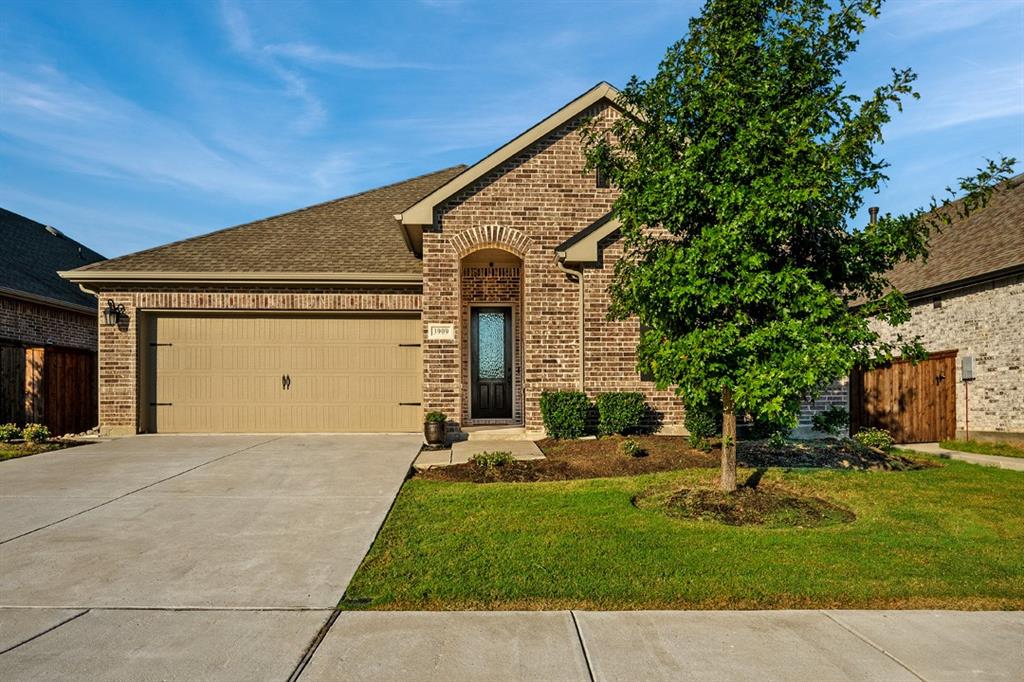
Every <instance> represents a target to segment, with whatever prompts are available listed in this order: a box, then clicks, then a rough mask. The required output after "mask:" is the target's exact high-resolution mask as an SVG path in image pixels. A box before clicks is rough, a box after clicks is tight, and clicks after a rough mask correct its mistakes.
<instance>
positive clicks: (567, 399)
mask: <svg viewBox="0 0 1024 682" xmlns="http://www.w3.org/2000/svg"><path fill="white" fill-rule="evenodd" d="M588 409H590V401H589V400H587V396H586V394H585V393H582V392H581V391H544V392H543V393H541V394H540V414H541V417H542V418H543V420H544V430H545V431H547V434H548V436H550V437H551V438H579V437H581V436H582V435H584V434H585V433H586V432H587V410H588Z"/></svg>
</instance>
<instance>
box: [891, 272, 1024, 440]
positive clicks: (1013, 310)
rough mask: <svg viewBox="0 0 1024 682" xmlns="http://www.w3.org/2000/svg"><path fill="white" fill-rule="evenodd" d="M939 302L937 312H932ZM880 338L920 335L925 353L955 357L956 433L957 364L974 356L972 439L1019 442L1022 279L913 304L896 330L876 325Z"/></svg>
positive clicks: (1022, 432) (960, 422) (1023, 419)
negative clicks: (1011, 438) (1009, 436)
mask: <svg viewBox="0 0 1024 682" xmlns="http://www.w3.org/2000/svg"><path fill="white" fill-rule="evenodd" d="M936 302H938V304H939V307H936ZM876 328H877V329H878V331H879V333H881V334H882V335H883V337H884V338H886V339H888V340H892V339H894V338H895V335H896V334H897V333H900V334H903V336H904V337H905V338H906V337H912V336H916V335H920V337H921V342H922V343H923V344H924V347H925V349H926V350H930V351H943V350H956V351H958V352H959V355H958V356H957V363H956V423H957V432H958V433H960V432H962V431H963V430H964V428H965V426H966V424H965V415H966V414H967V412H966V404H965V399H964V398H965V396H964V383H963V379H962V377H961V358H963V356H965V355H973V356H974V369H975V377H976V379H975V380H974V381H973V382H971V386H970V410H971V413H970V419H971V434H972V437H974V435H985V434H993V435H999V434H1012V435H1017V436H1018V437H1024V334H1022V330H1024V276H1021V275H1018V276H1016V277H1011V278H1005V279H1002V280H998V281H995V282H989V283H986V284H981V285H977V286H973V287H969V288H965V289H961V290H959V291H953V292H950V293H946V294H942V295H941V296H937V297H935V298H929V299H927V300H923V301H919V302H915V303H914V305H913V306H912V314H911V319H910V321H909V322H908V323H906V324H904V325H901V326H900V327H898V328H895V329H894V328H891V327H888V326H883V325H878V326H877V327H876Z"/></svg>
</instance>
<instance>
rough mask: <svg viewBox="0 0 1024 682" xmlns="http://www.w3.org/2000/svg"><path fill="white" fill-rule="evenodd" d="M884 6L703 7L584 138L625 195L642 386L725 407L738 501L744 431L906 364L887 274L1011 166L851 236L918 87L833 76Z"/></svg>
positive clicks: (914, 352)
mask: <svg viewBox="0 0 1024 682" xmlns="http://www.w3.org/2000/svg"><path fill="white" fill-rule="evenodd" d="M879 7H880V0H709V2H707V4H706V5H705V6H704V8H703V10H702V11H701V13H700V15H699V16H697V17H695V18H694V19H693V20H691V22H690V24H689V31H688V33H687V35H686V37H684V38H683V39H682V40H680V41H679V42H678V43H676V44H675V45H673V46H672V47H671V48H669V50H668V52H667V54H666V55H665V58H664V60H663V61H662V62H661V64H660V66H659V69H658V72H657V74H656V75H655V76H654V77H653V78H651V79H650V80H639V79H637V78H636V77H634V78H633V79H632V80H630V82H629V84H628V86H627V87H626V88H625V89H624V90H623V91H622V93H621V102H620V104H621V106H622V108H623V110H624V111H626V112H628V115H625V116H623V117H621V118H620V119H619V120H618V121H617V123H616V124H615V125H614V126H613V128H612V129H611V130H610V131H606V130H601V129H598V128H597V127H596V126H595V127H594V128H590V127H585V129H584V131H585V140H586V143H587V155H588V166H589V167H590V168H599V169H600V170H601V171H603V172H604V173H605V174H606V175H607V177H608V178H609V179H610V180H611V181H612V183H613V184H614V185H615V186H616V187H617V188H618V189H619V190H620V191H621V194H620V195H619V197H618V199H617V201H616V202H615V205H614V209H613V213H614V215H615V217H617V218H618V219H619V220H620V222H621V224H622V235H623V239H624V242H625V246H626V253H625V256H624V257H623V258H622V259H621V260H620V261H619V262H618V264H617V267H616V273H615V280H614V283H613V285H612V298H613V303H612V307H611V310H610V314H611V315H612V316H613V317H618V318H625V317H630V316H637V317H639V319H640V321H641V323H642V325H643V329H644V332H643V333H642V335H641V340H640V343H639V347H638V352H637V357H638V369H640V370H641V371H643V372H645V373H649V374H651V375H653V377H654V378H655V381H656V382H657V384H658V385H659V387H661V388H665V387H668V386H672V387H675V388H676V390H677V391H678V392H679V394H681V395H682V396H684V398H685V401H686V403H687V404H688V405H692V406H696V407H706V406H708V405H710V404H712V403H716V402H718V400H719V399H720V401H721V406H722V412H723V419H722V470H721V478H720V483H721V488H722V489H723V490H727V491H732V490H735V489H736V415H737V413H739V414H745V415H749V416H751V417H752V418H754V419H755V420H758V421H760V422H767V423H770V424H774V425H776V426H777V427H779V428H780V429H782V428H789V427H791V426H792V425H793V424H794V423H795V420H796V416H797V414H798V412H799V409H800V405H801V403H802V401H803V400H805V399H807V398H808V397H813V396H815V395H816V394H818V393H820V391H821V390H822V389H823V388H824V387H826V386H828V385H829V384H830V383H831V382H833V381H834V380H836V379H838V378H840V377H842V376H844V375H847V374H848V373H849V372H850V370H851V369H853V367H854V366H855V365H857V364H871V363H873V362H878V361H884V360H885V359H888V358H891V357H892V356H893V355H894V354H896V353H900V354H904V355H908V356H911V357H920V356H922V355H923V350H922V348H921V347H920V345H919V344H918V343H917V341H916V339H905V338H902V337H900V338H898V339H897V341H896V342H895V343H892V344H889V343H883V342H882V341H881V339H880V337H879V335H878V334H877V333H876V332H875V331H873V330H872V327H871V325H870V323H871V322H872V321H873V320H878V321H882V322H885V323H888V324H892V325H899V324H900V323H902V322H905V321H906V320H907V319H909V309H908V305H907V302H906V299H905V298H904V297H903V296H902V295H901V294H900V292H899V291H896V290H894V289H892V287H891V286H890V284H889V282H888V280H887V278H886V274H885V273H886V272H887V271H889V270H890V269H891V268H892V267H893V266H894V265H896V264H897V263H899V262H900V261H903V260H908V259H915V258H922V257H926V254H927V240H928V235H929V232H930V230H932V229H936V228H939V227H941V224H942V223H944V222H948V221H949V220H951V219H952V217H953V214H958V215H964V214H966V213H967V212H969V211H970V210H972V209H973V208H975V207H977V206H978V205H980V204H983V203H984V201H985V198H986V197H987V195H988V193H989V192H991V191H992V187H993V186H994V185H995V184H996V183H997V182H998V181H999V180H1001V179H1003V178H1004V177H1006V175H1007V174H1008V173H1009V171H1010V168H1011V165H1012V163H1013V162H1012V160H1010V159H1003V160H1002V161H1000V162H998V163H994V162H989V165H988V167H987V168H985V169H984V170H983V171H981V172H980V173H979V175H978V176H977V177H976V178H972V179H970V180H964V181H963V182H962V188H963V189H964V190H965V191H967V197H966V198H965V199H964V200H963V201H959V202H957V203H956V204H953V205H952V206H951V205H950V200H949V199H944V200H943V201H941V202H940V201H937V200H936V199H935V198H934V197H933V198H932V201H931V205H930V206H928V207H927V209H919V210H917V211H914V212H912V213H909V214H906V215H898V216H894V215H889V214H887V215H884V216H883V217H881V218H880V219H879V220H878V221H877V223H875V224H872V225H868V226H863V227H859V226H854V225H852V224H851V222H852V220H853V217H854V216H855V215H856V214H857V211H858V209H859V208H860V207H861V204H862V201H863V197H864V195H865V194H866V193H868V192H871V191H875V190H877V188H878V187H879V185H880V184H881V183H882V182H883V181H885V180H886V176H885V174H884V173H885V169H886V167H887V165H888V164H887V163H886V162H885V161H884V160H882V159H879V158H877V157H876V154H875V147H876V145H878V144H879V143H881V141H882V128H883V126H884V125H885V124H886V123H887V122H888V121H889V120H890V117H891V115H892V113H893V111H894V110H901V109H902V106H901V102H902V101H903V100H904V99H905V98H907V97H917V93H915V92H914V90H913V85H912V84H913V82H914V80H915V74H914V73H913V71H911V70H910V69H893V70H892V76H891V79H890V80H889V82H887V83H885V84H883V85H881V86H879V87H878V88H876V89H875V90H874V91H873V92H872V93H871V94H870V95H868V96H866V97H864V98H861V97H858V96H856V95H854V94H852V93H851V92H849V91H848V90H847V87H846V84H845V83H844V82H843V80H842V77H841V71H840V67H841V66H842V65H843V63H844V62H845V61H846V60H847V58H848V57H849V56H850V55H851V53H852V52H853V51H854V50H855V49H856V47H857V42H858V36H859V34H860V33H861V32H862V31H863V30H864V21H865V19H866V18H867V17H874V16H876V15H877V13H878V11H879Z"/></svg>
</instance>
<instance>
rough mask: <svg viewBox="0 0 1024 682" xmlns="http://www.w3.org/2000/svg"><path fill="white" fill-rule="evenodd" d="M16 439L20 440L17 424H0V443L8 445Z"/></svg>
mask: <svg viewBox="0 0 1024 682" xmlns="http://www.w3.org/2000/svg"><path fill="white" fill-rule="evenodd" d="M17 438H21V429H19V428H18V425H17V424H0V443H10V442H11V441H13V440H15V439H17Z"/></svg>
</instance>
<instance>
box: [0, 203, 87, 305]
mask: <svg viewBox="0 0 1024 682" xmlns="http://www.w3.org/2000/svg"><path fill="white" fill-rule="evenodd" d="M51 229H52V228H51ZM0 243H2V244H3V248H0V289H6V290H8V291H13V292H17V293H22V294H28V295H29V296H39V297H42V298H47V299H52V300H55V301H60V302H63V303H69V304H72V305H77V306H85V307H87V308H95V307H96V299H95V298H94V297H93V296H90V295H89V294H87V293H85V292H84V291H82V290H81V289H79V288H78V285H77V284H72V283H71V282H68V281H65V280H63V279H61V278H60V276H59V275H58V274H57V271H58V270H70V269H71V268H77V267H81V266H83V265H87V264H89V263H94V262H96V261H102V260H103V256H101V255H100V254H98V253H96V252H95V251H93V250H92V249H90V248H89V247H87V246H83V245H82V244H79V243H78V242H76V241H75V240H74V239H71V238H70V237H68V236H66V235H64V234H63V233H61V232H59V231H57V230H53V231H52V232H51V231H50V229H47V227H46V225H43V224H42V223H38V222H36V221H35V220H32V219H30V218H26V217H25V216H22V215H18V214H17V213H14V212H13V211H8V210H7V209H3V208H0Z"/></svg>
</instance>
